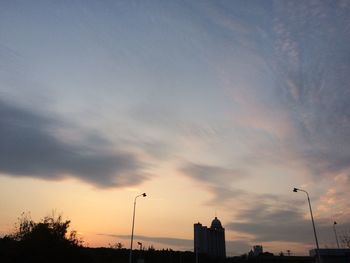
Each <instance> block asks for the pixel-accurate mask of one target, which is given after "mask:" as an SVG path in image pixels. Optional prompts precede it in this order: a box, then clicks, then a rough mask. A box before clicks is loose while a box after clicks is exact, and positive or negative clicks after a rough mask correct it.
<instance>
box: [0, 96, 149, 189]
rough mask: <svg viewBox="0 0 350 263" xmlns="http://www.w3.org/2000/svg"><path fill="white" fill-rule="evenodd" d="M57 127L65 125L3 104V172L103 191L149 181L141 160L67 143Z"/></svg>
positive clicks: (88, 144) (0, 122) (0, 109)
mask: <svg viewBox="0 0 350 263" xmlns="http://www.w3.org/2000/svg"><path fill="white" fill-rule="evenodd" d="M59 128H62V123H60V122H59V121H56V120H54V119H53V118H49V117H46V116H42V115H39V114H37V113H34V112H31V111H30V110H26V109H23V108H20V107H16V106H13V105H10V104H9V103H6V102H4V101H1V100H0V155H1V156H2V157H1V159H0V172H1V173H2V174H6V175H8V176H14V177H36V178H42V179H47V180H59V179H62V178H64V177H73V178H77V179H79V180H82V181H85V182H88V183H90V184H92V185H94V186H96V187H102V188H107V187H120V186H128V185H135V184H138V183H141V182H142V181H144V180H146V179H147V176H146V174H145V173H144V171H143V170H144V165H143V163H142V162H140V161H139V160H138V158H137V156H135V155H133V154H131V153H127V152H124V151H111V150H109V149H105V148H103V147H101V145H94V147H92V145H91V142H85V143H84V142H83V141H80V142H79V143H76V142H74V141H73V142H72V141H69V143H68V142H65V141H63V140H62V139H60V138H58V137H57V136H55V133H54V131H55V130H57V129H59ZM101 140H102V141H103V139H99V140H96V138H95V139H94V141H95V142H101ZM102 145H103V144H102Z"/></svg>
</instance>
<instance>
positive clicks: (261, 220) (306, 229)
mask: <svg viewBox="0 0 350 263" xmlns="http://www.w3.org/2000/svg"><path fill="white" fill-rule="evenodd" d="M239 218H242V219H244V221H241V222H231V223H229V224H227V229H230V230H234V231H237V232H241V233H245V234H252V235H253V236H255V239H254V241H255V242H271V241H281V242H282V241H284V242H303V243H305V244H313V242H314V236H313V230H312V225H311V220H310V219H309V218H305V217H304V211H302V210H301V209H299V208H297V207H294V209H287V208H283V207H271V206H267V205H263V204H259V205H257V206H255V207H252V208H250V209H247V210H243V211H241V212H240V215H239ZM315 224H316V229H317V233H318V237H319V242H320V244H329V241H330V240H331V243H333V239H334V238H333V230H332V224H333V221H332V220H331V219H329V220H326V219H317V218H316V220H315ZM349 226H350V225H349V224H346V225H343V227H345V228H347V227H349Z"/></svg>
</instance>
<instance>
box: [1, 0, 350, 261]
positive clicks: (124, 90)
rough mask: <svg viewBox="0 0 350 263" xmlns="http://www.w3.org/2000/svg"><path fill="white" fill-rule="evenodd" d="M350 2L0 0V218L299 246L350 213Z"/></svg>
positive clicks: (239, 250) (102, 236) (101, 235)
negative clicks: (221, 234)
mask: <svg viewBox="0 0 350 263" xmlns="http://www.w3.org/2000/svg"><path fill="white" fill-rule="evenodd" d="M349 14H350V2H349V1H346V0H344V1H342V0H332V1H318V0H310V1H288V0H285V1H277V0H276V1H269V0H266V1H238V0H235V1H221V0H219V1H186V0H184V1H180V0H179V1H151V0H150V1H109V0H105V1H93V0H91V1H79V0H76V1H40V0H35V1H13V0H11V1H10V0H3V1H1V2H0V200H1V201H0V235H2V236H3V235H5V234H8V233H11V231H13V230H14V225H15V223H16V221H17V218H18V217H20V215H21V213H23V212H25V213H28V214H30V216H31V217H32V218H33V220H40V219H41V218H43V217H44V216H46V215H49V214H51V213H52V211H54V213H56V214H62V215H63V217H64V218H67V219H70V220H71V221H72V223H71V227H72V228H73V229H75V230H76V231H78V234H79V236H80V237H81V238H83V240H84V241H85V245H87V246H92V247H98V246H109V245H110V244H115V243H116V242H121V243H122V244H123V245H124V246H125V247H127V248H128V247H129V246H130V241H129V240H130V239H129V238H130V233H131V222H132V211H133V201H134V198H135V196H137V195H138V194H140V193H143V192H146V193H147V197H145V198H142V197H139V198H138V199H137V206H136V221H135V239H134V240H135V242H137V241H138V242H142V243H143V245H144V246H145V247H148V246H150V245H153V246H154V247H155V248H156V249H161V248H172V249H175V250H193V224H194V223H197V222H200V223H202V224H203V225H207V226H210V224H211V221H212V220H213V218H214V217H215V216H217V217H218V218H219V219H220V221H221V223H222V225H223V227H224V228H225V230H226V247H227V254H228V255H229V256H233V255H241V254H243V253H246V252H248V251H249V250H250V249H251V247H252V246H253V245H257V244H259V245H263V247H264V250H265V251H270V252H273V253H279V252H280V251H284V252H285V251H287V250H291V253H292V254H294V255H308V250H309V249H311V248H313V247H314V246H315V245H314V238H313V232H312V231H313V230H312V225H311V220H310V213H309V210H308V204H307V199H306V195H305V193H303V192H298V193H293V192H292V189H293V187H298V188H302V189H304V190H306V191H307V192H308V193H309V195H310V198H311V202H312V208H313V213H314V217H315V224H316V230H317V234H318V239H319V243H320V246H321V247H335V246H336V241H335V236H334V232H333V222H334V221H337V223H338V224H337V231H338V233H339V235H341V234H343V233H345V232H346V231H349V230H350V211H349V209H348V208H349V207H350V192H349V187H350V104H349V101H350V86H349V85H350V84H349V83H350V46H349V40H350V15H349Z"/></svg>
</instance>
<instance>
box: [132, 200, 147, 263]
mask: <svg viewBox="0 0 350 263" xmlns="http://www.w3.org/2000/svg"><path fill="white" fill-rule="evenodd" d="M140 196H142V197H146V196H147V195H146V193H143V194H140V195H137V196H136V197H135V200H134V212H133V216H132V229H131V242H130V254H129V263H132V242H133V240H134V226H135V209H136V199H137V198H138V197H140Z"/></svg>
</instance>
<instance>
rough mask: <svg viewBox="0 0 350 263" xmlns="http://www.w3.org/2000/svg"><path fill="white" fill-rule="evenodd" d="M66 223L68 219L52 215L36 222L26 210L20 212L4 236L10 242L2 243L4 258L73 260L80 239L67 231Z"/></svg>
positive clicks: (31, 260)
mask: <svg viewBox="0 0 350 263" xmlns="http://www.w3.org/2000/svg"><path fill="white" fill-rule="evenodd" d="M69 224H70V221H69V220H63V219H62V217H61V216H57V217H56V216H54V215H52V216H47V217H44V218H43V219H42V220H41V221H40V222H38V223H36V222H34V221H33V220H32V219H31V217H30V215H29V214H26V213H23V214H22V215H21V217H20V218H19V219H18V223H17V224H16V226H15V231H14V233H13V234H11V235H8V236H6V239H8V240H10V241H11V242H12V243H10V242H7V245H6V244H5V245H6V246H7V247H6V248H7V252H6V254H5V258H6V257H8V258H11V261H9V262H24V261H25V262H61V261H62V260H64V261H65V262H68V261H69V262H71V261H73V260H74V258H76V257H77V256H78V252H79V248H80V247H81V246H82V240H80V239H78V237H77V232H76V231H71V232H70V233H69V234H68V228H69ZM8 244H11V246H9V245H8ZM23 260H24V261H23Z"/></svg>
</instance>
